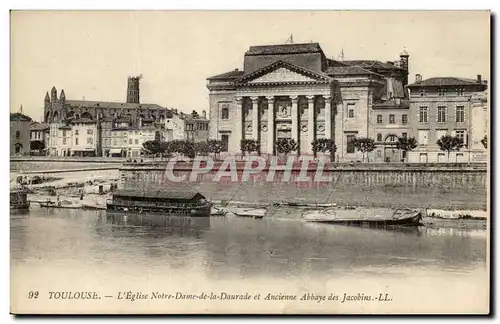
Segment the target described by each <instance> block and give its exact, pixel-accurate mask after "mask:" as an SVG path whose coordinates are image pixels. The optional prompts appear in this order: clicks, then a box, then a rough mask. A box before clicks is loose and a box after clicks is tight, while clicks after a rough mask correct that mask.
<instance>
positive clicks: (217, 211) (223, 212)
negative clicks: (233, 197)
mask: <svg viewBox="0 0 500 324" xmlns="http://www.w3.org/2000/svg"><path fill="white" fill-rule="evenodd" d="M226 214H227V211H226V210H223V209H221V208H218V207H212V209H211V210H210V216H226Z"/></svg>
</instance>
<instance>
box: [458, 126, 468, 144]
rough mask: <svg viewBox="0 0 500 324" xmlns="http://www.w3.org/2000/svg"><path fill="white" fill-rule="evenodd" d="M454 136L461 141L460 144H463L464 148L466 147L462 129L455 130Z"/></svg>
mask: <svg viewBox="0 0 500 324" xmlns="http://www.w3.org/2000/svg"><path fill="white" fill-rule="evenodd" d="M455 136H456V137H458V138H459V139H461V140H462V143H463V144H464V146H467V142H466V139H465V130H463V129H462V130H456V131H455Z"/></svg>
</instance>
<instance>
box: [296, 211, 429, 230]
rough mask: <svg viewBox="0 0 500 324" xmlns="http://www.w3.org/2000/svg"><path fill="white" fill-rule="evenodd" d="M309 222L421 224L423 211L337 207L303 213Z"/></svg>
mask: <svg viewBox="0 0 500 324" xmlns="http://www.w3.org/2000/svg"><path fill="white" fill-rule="evenodd" d="M302 218H303V219H304V220H306V221H308V222H314V223H325V224H341V225H356V226H394V225H397V226H419V225H422V224H421V221H422V213H421V212H420V211H418V210H411V209H392V208H354V207H347V208H343V207H337V208H334V209H329V210H321V211H320V210H316V211H309V212H305V213H303V214H302Z"/></svg>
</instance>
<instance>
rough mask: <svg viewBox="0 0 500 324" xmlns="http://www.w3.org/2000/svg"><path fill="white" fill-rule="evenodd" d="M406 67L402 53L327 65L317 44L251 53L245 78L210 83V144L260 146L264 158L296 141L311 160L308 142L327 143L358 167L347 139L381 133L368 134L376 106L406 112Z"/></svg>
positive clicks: (236, 75)
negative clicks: (280, 143)
mask: <svg viewBox="0 0 500 324" xmlns="http://www.w3.org/2000/svg"><path fill="white" fill-rule="evenodd" d="M408 65H409V55H408V53H406V52H403V53H401V54H400V60H399V61H397V62H385V63H384V62H380V61H374V60H357V61H336V60H332V59H328V58H327V57H326V55H325V54H324V53H323V50H322V49H321V47H320V45H319V44H318V43H309V44H285V45H268V46H251V47H250V49H249V50H248V51H247V52H246V53H245V56H244V68H243V70H242V71H241V70H238V69H236V70H233V71H230V72H226V73H223V74H219V75H216V76H213V77H210V78H208V84H207V88H208V89H209V91H210V95H209V100H210V111H209V119H210V123H211V124H210V127H209V137H210V138H213V139H220V140H222V141H223V143H224V146H225V149H226V151H227V152H229V153H232V154H235V153H238V152H239V151H240V141H241V139H245V138H248V139H256V140H259V141H260V144H261V152H262V153H267V154H275V153H276V145H275V144H276V140H277V139H278V138H292V139H294V140H295V141H296V142H297V143H298V146H299V149H298V153H300V154H312V153H313V152H312V145H311V143H312V142H313V141H314V140H315V139H319V138H328V139H334V140H335V142H336V145H337V156H338V159H340V160H342V161H352V160H360V159H361V154H360V153H359V152H356V150H355V148H354V147H353V145H352V139H354V138H356V137H371V138H373V137H374V136H377V135H376V134H380V133H381V134H385V133H386V131H384V132H382V131H381V130H380V125H379V126H378V128H377V129H375V128H374V127H372V125H374V123H373V121H372V120H371V119H372V118H373V116H374V115H375V116H376V115H377V114H378V113H375V112H374V111H373V110H374V109H373V106H374V105H377V104H380V106H379V107H377V108H378V109H379V110H380V111H382V109H387V107H388V106H390V107H391V108H389V109H392V110H394V115H399V117H400V118H402V115H403V113H402V112H401V111H403V110H405V109H407V108H404V106H405V104H404V101H403V100H404V99H408V98H407V93H406V92H405V91H404V88H405V86H406V85H407V83H408ZM396 99H400V100H401V101H402V102H403V104H397V103H393V101H394V102H395V101H396ZM384 105H385V106H384ZM383 107H386V108H383ZM384 111H385V110H384ZM382 114H383V115H384V113H382ZM388 115H392V114H391V113H389V114H388ZM375 118H377V117H375ZM387 118H390V117H389V116H387ZM394 118H396V117H394ZM398 122H399V121H398ZM388 123H389V122H388ZM401 123H402V122H401ZM392 125H393V124H388V125H387V126H390V127H388V128H389V129H391V127H392ZM394 125H398V127H399V126H402V125H400V124H394ZM399 128H400V129H403V128H404V127H399ZM400 133H403V131H402V130H401V131H400ZM382 136H383V135H382ZM386 137H387V136H386ZM382 139H383V141H385V138H384V137H382ZM391 154H392V153H391ZM384 157H385V151H384V154H382V153H381V155H380V158H381V159H385V158H384ZM390 158H391V159H393V157H392V156H391V157H390Z"/></svg>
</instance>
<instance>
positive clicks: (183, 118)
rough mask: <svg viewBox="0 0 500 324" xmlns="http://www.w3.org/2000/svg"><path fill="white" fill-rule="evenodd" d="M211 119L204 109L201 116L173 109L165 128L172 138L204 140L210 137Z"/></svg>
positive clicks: (194, 140)
mask: <svg viewBox="0 0 500 324" xmlns="http://www.w3.org/2000/svg"><path fill="white" fill-rule="evenodd" d="M209 125H210V121H209V120H208V119H207V113H206V111H205V110H203V112H202V114H201V116H193V115H188V114H185V113H183V112H178V111H177V109H173V110H172V111H171V112H170V113H169V114H168V117H167V119H166V121H165V129H166V130H167V134H168V135H167V136H168V138H171V140H186V141H192V142H203V141H207V140H208V138H209Z"/></svg>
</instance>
